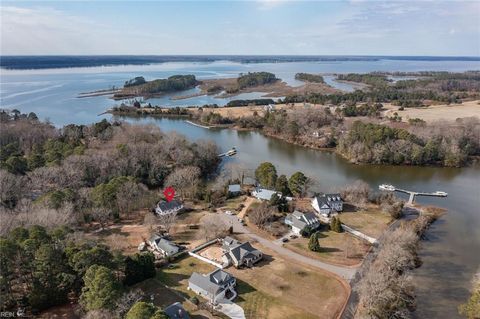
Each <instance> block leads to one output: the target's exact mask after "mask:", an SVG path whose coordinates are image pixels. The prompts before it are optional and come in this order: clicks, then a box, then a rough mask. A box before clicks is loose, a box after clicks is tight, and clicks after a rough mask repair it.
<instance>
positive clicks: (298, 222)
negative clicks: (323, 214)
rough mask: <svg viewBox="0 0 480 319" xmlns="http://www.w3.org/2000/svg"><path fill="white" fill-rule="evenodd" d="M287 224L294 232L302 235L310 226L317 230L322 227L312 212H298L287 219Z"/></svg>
mask: <svg viewBox="0 0 480 319" xmlns="http://www.w3.org/2000/svg"><path fill="white" fill-rule="evenodd" d="M285 224H287V225H289V226H290V227H291V228H292V231H293V232H294V233H295V234H297V235H300V233H301V231H302V230H303V229H304V228H305V227H307V226H309V227H310V228H311V229H317V228H318V226H320V221H319V220H318V218H317V216H316V215H315V214H314V213H312V212H307V213H303V212H300V211H298V210H296V211H294V212H293V213H292V214H288V215H287V216H286V217H285Z"/></svg>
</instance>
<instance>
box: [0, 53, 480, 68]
mask: <svg viewBox="0 0 480 319" xmlns="http://www.w3.org/2000/svg"><path fill="white" fill-rule="evenodd" d="M378 60H399V61H403V60H408V61H480V57H478V56H477V57H452V56H447V57H444V56H349V55H338V56H337V55H82V56H76V55H61V56H2V57H1V59H0V68H3V69H13V70H28V69H56V68H81V67H96V66H115V65H145V64H154V63H167V62H215V61H231V62H238V63H281V62H317V61H318V62H320V61H378Z"/></svg>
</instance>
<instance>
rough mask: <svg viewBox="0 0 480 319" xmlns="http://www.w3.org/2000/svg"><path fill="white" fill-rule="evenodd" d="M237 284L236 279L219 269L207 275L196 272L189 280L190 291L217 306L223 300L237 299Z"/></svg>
mask: <svg viewBox="0 0 480 319" xmlns="http://www.w3.org/2000/svg"><path fill="white" fill-rule="evenodd" d="M236 284H237V281H236V279H235V277H233V276H232V275H230V274H229V273H228V272H226V271H223V270H221V269H220V268H219V269H217V270H214V271H212V272H211V273H209V274H205V275H202V274H199V273H196V272H194V273H193V274H192V275H191V276H190V278H189V279H188V290H192V291H194V292H195V293H196V294H197V295H199V296H202V297H204V298H206V299H208V301H210V302H211V303H213V304H215V303H217V302H218V301H221V300H223V299H227V300H233V299H235V297H236V296H237V292H236V291H235V286H236Z"/></svg>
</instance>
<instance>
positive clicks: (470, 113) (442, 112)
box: [384, 100, 480, 123]
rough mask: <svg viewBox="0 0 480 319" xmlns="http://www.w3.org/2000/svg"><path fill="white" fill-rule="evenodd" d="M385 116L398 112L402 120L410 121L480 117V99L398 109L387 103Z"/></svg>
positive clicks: (429, 121)
mask: <svg viewBox="0 0 480 319" xmlns="http://www.w3.org/2000/svg"><path fill="white" fill-rule="evenodd" d="M384 108H385V109H386V111H385V113H384V114H385V116H392V115H393V113H394V112H397V113H398V115H399V116H401V117H402V121H404V122H408V120H409V119H414V118H419V119H422V120H424V121H426V122H428V123H431V122H435V121H449V122H451V121H455V120H456V119H457V118H465V117H477V118H480V101H478V100H477V101H468V102H463V103H462V104H451V105H432V106H429V107H422V108H405V110H403V111H399V110H398V106H395V105H392V104H390V103H385V104H384Z"/></svg>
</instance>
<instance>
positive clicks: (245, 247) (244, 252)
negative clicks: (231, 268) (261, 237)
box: [230, 241, 259, 261]
mask: <svg viewBox="0 0 480 319" xmlns="http://www.w3.org/2000/svg"><path fill="white" fill-rule="evenodd" d="M253 252H259V250H258V249H256V248H255V247H253V246H252V245H251V244H250V243H249V242H248V241H247V242H244V243H242V244H240V243H239V244H235V245H233V246H232V247H231V248H230V255H231V256H232V258H235V259H236V260H237V261H241V260H242V259H244V258H246V257H248V256H249V255H250V254H252V255H254V254H253Z"/></svg>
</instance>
